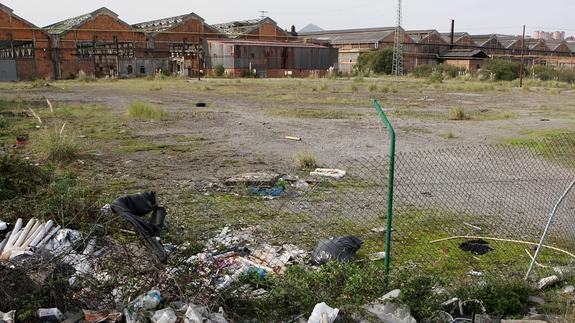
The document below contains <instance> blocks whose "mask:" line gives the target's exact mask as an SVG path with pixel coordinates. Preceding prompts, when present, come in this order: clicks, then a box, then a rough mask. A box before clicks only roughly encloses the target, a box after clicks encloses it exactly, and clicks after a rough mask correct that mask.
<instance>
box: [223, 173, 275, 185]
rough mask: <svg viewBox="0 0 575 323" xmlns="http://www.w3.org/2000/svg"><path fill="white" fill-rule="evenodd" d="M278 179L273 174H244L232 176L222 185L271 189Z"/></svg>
mask: <svg viewBox="0 0 575 323" xmlns="http://www.w3.org/2000/svg"><path fill="white" fill-rule="evenodd" d="M280 177H281V175H280V174H273V173H244V174H239V175H235V176H232V177H230V178H228V179H226V180H225V182H224V183H225V184H226V185H228V186H238V185H242V186H259V187H262V186H267V187H272V186H274V185H275V184H276V182H277V181H278V179H279V178H280Z"/></svg>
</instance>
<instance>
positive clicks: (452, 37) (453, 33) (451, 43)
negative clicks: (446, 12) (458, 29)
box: [449, 19, 455, 49]
mask: <svg viewBox="0 0 575 323" xmlns="http://www.w3.org/2000/svg"><path fill="white" fill-rule="evenodd" d="M454 38H455V19H451V42H450V43H449V44H450V45H451V49H453V42H454Z"/></svg>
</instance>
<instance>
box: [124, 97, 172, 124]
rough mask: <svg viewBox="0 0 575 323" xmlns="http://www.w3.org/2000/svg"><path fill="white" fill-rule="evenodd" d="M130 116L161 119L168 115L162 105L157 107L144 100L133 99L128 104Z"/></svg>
mask: <svg viewBox="0 0 575 323" xmlns="http://www.w3.org/2000/svg"><path fill="white" fill-rule="evenodd" d="M128 116H130V117H131V118H135V119H148V120H160V119H164V118H166V117H167V116H168V113H167V112H166V111H165V110H164V109H163V108H161V107H156V106H152V105H149V104H147V103H144V102H142V101H132V102H130V104H129V105H128Z"/></svg>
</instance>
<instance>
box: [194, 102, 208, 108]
mask: <svg viewBox="0 0 575 323" xmlns="http://www.w3.org/2000/svg"><path fill="white" fill-rule="evenodd" d="M205 106H206V104H205V103H204V102H198V103H196V107H198V108H202V107H205Z"/></svg>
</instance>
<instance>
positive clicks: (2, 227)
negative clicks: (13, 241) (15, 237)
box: [0, 220, 8, 232]
mask: <svg viewBox="0 0 575 323" xmlns="http://www.w3.org/2000/svg"><path fill="white" fill-rule="evenodd" d="M6 229H8V223H6V222H4V221H2V220H0V232H1V231H4V230H6Z"/></svg>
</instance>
